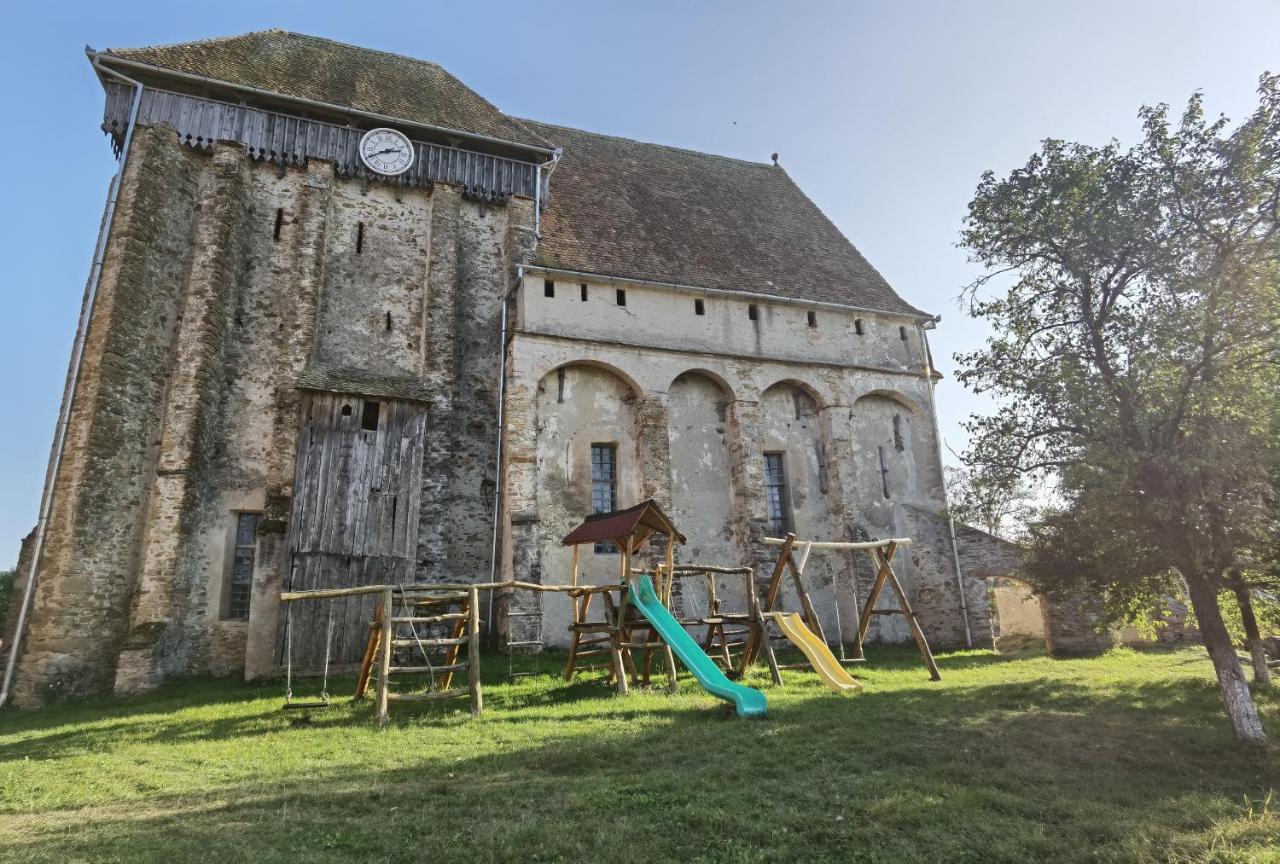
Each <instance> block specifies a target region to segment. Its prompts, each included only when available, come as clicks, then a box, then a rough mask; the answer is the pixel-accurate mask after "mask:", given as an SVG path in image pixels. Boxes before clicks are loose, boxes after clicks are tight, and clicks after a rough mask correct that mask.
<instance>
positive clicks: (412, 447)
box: [277, 393, 427, 671]
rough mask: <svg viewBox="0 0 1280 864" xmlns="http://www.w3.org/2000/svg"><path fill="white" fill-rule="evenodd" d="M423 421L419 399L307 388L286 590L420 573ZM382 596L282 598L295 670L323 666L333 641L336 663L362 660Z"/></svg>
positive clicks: (409, 578)
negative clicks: (416, 564) (290, 630)
mask: <svg viewBox="0 0 1280 864" xmlns="http://www.w3.org/2000/svg"><path fill="white" fill-rule="evenodd" d="M426 422H427V412H426V407H425V406H423V405H420V404H417V403H414V402H405V401H399V400H378V399H374V398H372V397H362V396H350V395H340V394H334V393H308V394H306V396H305V397H304V398H303V402H302V426H301V429H300V430H299V434H298V455H297V462H296V465H295V468H294V485H293V502H292V511H291V514H290V518H289V557H290V572H289V574H288V575H287V576H286V579H285V583H286V586H287V589H288V590H295V591H297V590H305V589H310V588H348V587H354V586H357V585H374V584H401V583H403V584H409V583H411V582H413V577H414V559H415V557H416V554H417V542H418V509H419V508H418V502H419V496H420V495H421V492H422V452H423V451H422V448H423V435H424V430H425V428H426ZM375 603H376V599H375V598H374V597H373V595H370V596H367V597H354V598H348V599H344V600H336V601H307V602H301V603H288V604H283V605H284V607H285V608H282V610H281V621H280V628H279V633H280V634H281V638H280V643H279V650H280V652H283V649H284V645H285V634H286V629H287V627H288V624H289V620H290V618H291V620H292V627H293V634H292V643H293V644H292V651H293V662H294V668H295V671H297V670H307V669H313V670H314V669H317V668H318V667H319V666H320V665H321V664H322V663H323V662H324V656H325V642H326V640H328V641H330V643H331V644H330V650H331V662H332V663H333V664H334V665H336V666H341V665H348V664H352V663H358V662H359V661H360V658H361V654H362V651H363V649H364V645H365V640H366V639H367V637H368V633H369V621H370V619H371V617H372V615H373V606H374V604H375ZM290 606H292V607H294V608H293V609H292V611H291V612H290V611H289V609H288V607H290ZM330 616H332V619H331V617H330ZM331 620H332V636H330V623H331ZM277 657H278V658H279V659H280V660H281V661H283V654H282V653H278V654H277Z"/></svg>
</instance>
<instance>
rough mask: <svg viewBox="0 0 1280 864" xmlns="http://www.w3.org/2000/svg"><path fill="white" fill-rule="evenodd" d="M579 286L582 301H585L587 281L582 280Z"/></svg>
mask: <svg viewBox="0 0 1280 864" xmlns="http://www.w3.org/2000/svg"><path fill="white" fill-rule="evenodd" d="M581 288H582V302H583V303H586V302H587V283H586V282H583V283H582V286H581Z"/></svg>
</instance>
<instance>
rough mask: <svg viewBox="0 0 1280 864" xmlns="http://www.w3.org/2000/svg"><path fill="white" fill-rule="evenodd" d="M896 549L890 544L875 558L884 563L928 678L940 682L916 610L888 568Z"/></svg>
mask: <svg viewBox="0 0 1280 864" xmlns="http://www.w3.org/2000/svg"><path fill="white" fill-rule="evenodd" d="M896 549H897V546H896V545H894V544H893V543H892V542H890V543H889V545H888V547H887V548H886V549H885V551H884V552H883V553H881V552H880V551H879V550H876V556H877V557H879V558H881V560H882V561H883V562H884V564H883V566H884V569H885V570H886V571H887V572H888V574H889V583H890V584H891V585H892V586H893V593H895V594H897V595H898V605H899V606H900V607H902V613H903V614H904V615H906V616H907V625H908V626H910V627H911V635H912V636H914V637H915V639H916V647H918V648H919V649H920V656H921V657H923V658H924V665H925V666H926V667H927V668H928V670H929V677H930V678H932V679H933V680H934V681H941V680H942V674H941V673H939V672H938V664H937V663H936V662H934V659H933V652H932V651H930V650H929V642H928V640H926V639H925V638H924V630H922V629H921V628H920V622H919V621H917V620H916V610H914V609H912V608H911V603H910V601H908V600H907V592H906V591H904V590H902V585H901V584H900V583H899V582H898V577H897V575H896V574H895V573H894V572H893V568H892V567H890V566H889V564H890V561H891V560H892V559H893V553H894V551H895V550H896Z"/></svg>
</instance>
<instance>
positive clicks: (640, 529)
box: [561, 500, 685, 696]
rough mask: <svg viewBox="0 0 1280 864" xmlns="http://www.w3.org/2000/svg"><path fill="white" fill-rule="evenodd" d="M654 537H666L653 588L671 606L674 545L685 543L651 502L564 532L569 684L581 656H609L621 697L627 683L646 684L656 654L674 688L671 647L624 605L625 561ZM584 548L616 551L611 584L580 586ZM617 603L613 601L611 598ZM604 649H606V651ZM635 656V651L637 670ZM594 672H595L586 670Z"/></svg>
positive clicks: (589, 519)
mask: <svg viewBox="0 0 1280 864" xmlns="http://www.w3.org/2000/svg"><path fill="white" fill-rule="evenodd" d="M655 533H657V534H661V535H664V536H665V537H666V538H667V544H666V555H665V563H664V564H663V565H662V566H660V567H658V568H657V572H656V575H657V577H658V578H657V580H656V584H655V586H654V587H655V589H656V590H657V592H658V596H659V597H661V598H662V600H663V602H664V603H667V604H668V605H669V604H670V602H671V581H672V579H671V575H670V574H671V573H672V571H673V568H674V566H675V545H676V543H683V542H685V538H684V535H683V534H681V533H680V532H679V531H677V530H676V529H675V526H674V525H672V524H671V520H670V519H668V518H667V517H666V516H665V515H664V514H663V512H662V510H661V509H660V508H659V507H658V505H657V504H656V503H654V502H653V501H652V500H649V501H643V502H641V503H640V504H637V505H635V506H634V507H628V508H626V509H625V510H615V511H612V512H610V513H597V514H595V515H593V516H588V517H587V519H586V520H585V521H584V522H583V523H582V524H581V525H579V526H578V527H577V528H575V529H573V531H570V532H569V533H568V534H567V535H566V536H565V538H564V539H563V540H562V541H561V543H562V544H563V545H565V546H570V547H572V548H573V574H572V586H573V587H572V592H571V596H573V597H574V614H573V623H571V624H570V625H569V632H570V633H572V634H573V635H572V637H571V639H570V642H569V660H568V662H567V663H566V664H565V670H564V678H565V680H566V681H572V680H573V677H574V675H575V674H577V673H578V672H581V671H583V670H584V667H583V666H581V665H580V663H579V661H580V660H581V659H582V658H583V657H587V656H590V655H599V654H602V653H604V652H607V653H608V654H609V664H608V667H607V668H608V671H609V677H610V678H611V679H612V680H613V681H614V684H615V686H616V687H617V688H618V693H619V694H621V695H624V696H625V695H626V694H627V693H628V692H629V689H630V683H629V681H628V676H630V681H632V682H634V681H643V683H645V684H648V683H649V678H650V673H651V665H652V664H651V661H652V657H653V654H654V653H658V654H660V655H661V657H662V660H663V663H664V665H665V668H666V676H667V686H668V688H669V689H671V690H672V691H673V692H674V691H675V689H676V664H675V657H674V656H673V655H672V653H671V648H670V647H669V646H668V645H667V644H666V643H665V642H663V641H662V639H661V638H659V637H658V634H657V632H656V631H655V630H654V628H653V626H652V625H651V624H650V623H649V622H648V621H647V620H645V618H644V617H643V616H641V615H639V614H638V613H636V611H635V610H634V609H633V608H632V607H631V605H630V604H629V603H628V602H627V596H628V592H629V591H630V590H631V588H630V580H631V575H632V569H631V561H632V558H633V557H634V556H635V555H636V554H638V553H639V552H640V551H641V550H642V549H643V548H644V545H645V544H646V543H647V542H648V541H649V538H650V537H651V536H653V535H654V534H655ZM584 543H591V544H595V543H612V544H613V545H614V547H615V548H616V549H617V550H618V584H617V585H605V586H594V585H581V584H579V581H580V578H581V574H580V568H579V555H578V548H579V547H580V546H581V545H582V544H584ZM615 594H616V595H617V599H616V600H615V599H614V595H615ZM597 596H598V597H600V598H601V608H600V613H599V617H592V605H593V602H594V599H595V598H596V597H597ZM606 646H607V647H606ZM635 652H641V658H640V666H639V667H637V665H636V659H635V656H634V655H635ZM586 668H600V667H598V666H597V667H586Z"/></svg>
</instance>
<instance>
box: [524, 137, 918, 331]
mask: <svg viewBox="0 0 1280 864" xmlns="http://www.w3.org/2000/svg"><path fill="white" fill-rule="evenodd" d="M521 122H523V123H524V124H525V125H526V126H528V127H529V128H530V129H532V130H534V131H535V132H537V133H538V134H539V135H541V136H542V137H543V138H545V139H546V140H548V141H550V142H552V143H553V144H556V145H558V146H560V147H563V148H564V156H563V158H562V159H561V161H560V164H559V165H558V166H557V167H556V170H555V173H554V174H553V176H552V179H551V191H550V201H549V203H548V206H547V209H546V212H545V213H544V214H543V217H542V226H541V230H542V239H541V241H540V242H539V244H538V249H537V253H536V256H535V258H534V261H533V262H532V263H534V264H536V265H540V266H543V267H550V268H555V269H563V270H579V271H583V272H587V273H599V274H602V275H607V276H615V277H631V278H634V279H643V280H648V281H656V282H674V283H680V284H684V285H690V286H695V287H699V288H716V289H721V290H732V291H748V292H753V293H759V294H773V295H778V296H782V297H790V298H794V299H798V300H817V301H822V302H828V303H839V304H843V305H847V306H858V307H861V308H866V309H877V310H882V311H886V312H899V313H904V314H908V315H923V314H924V313H922V312H921V311H920V310H918V309H916V308H915V307H913V306H911V305H910V304H909V303H907V302H905V301H904V300H903V299H902V298H901V297H899V296H898V295H897V293H896V292H894V290H893V288H891V287H890V286H889V283H888V282H886V281H885V279H884V277H883V276H881V275H880V273H879V272H878V271H877V270H876V269H875V268H874V267H872V266H871V264H870V263H868V262H867V259H865V258H863V257H862V254H861V253H860V252H858V250H857V249H855V248H854V246H853V244H852V243H850V242H849V241H848V240H847V239H846V238H845V237H844V235H843V234H841V233H840V230H839V229H838V228H836V226H835V225H833V224H832V223H831V221H830V220H829V219H827V217H826V216H825V215H823V213H822V211H821V210H819V209H818V208H817V206H816V205H815V204H814V203H813V202H812V201H810V200H809V199H808V197H806V196H805V194H804V193H803V192H801V191H800V188H799V187H798V186H796V184H795V183H794V182H793V181H792V180H791V178H790V177H789V176H788V175H787V173H786V171H784V170H783V169H782V168H780V167H777V166H775V165H769V164H764V163H759V162H745V161H742V160H739V159H730V158H728V157H724V156H712V155H709V154H706V153H698V152H695V151H692V150H681V149H678V148H675V147H664V146H661V145H658V144H646V143H643V142H640V141H632V140H630V139H627V138H615V137H612V136H608V135H599V134H596V133H593V132H584V131H582V130H580V129H569V128H566V127H563V126H551V125H548V124H545V123H538V122H535V121H531V120H523V121H521Z"/></svg>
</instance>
